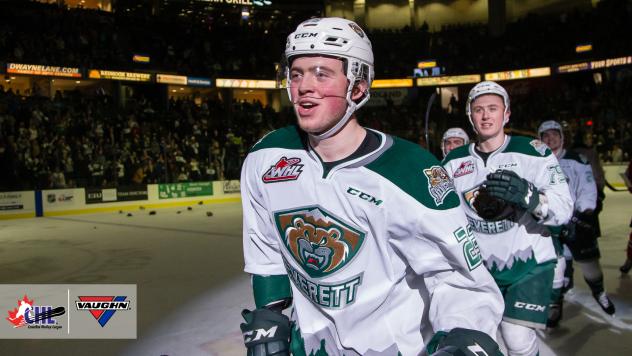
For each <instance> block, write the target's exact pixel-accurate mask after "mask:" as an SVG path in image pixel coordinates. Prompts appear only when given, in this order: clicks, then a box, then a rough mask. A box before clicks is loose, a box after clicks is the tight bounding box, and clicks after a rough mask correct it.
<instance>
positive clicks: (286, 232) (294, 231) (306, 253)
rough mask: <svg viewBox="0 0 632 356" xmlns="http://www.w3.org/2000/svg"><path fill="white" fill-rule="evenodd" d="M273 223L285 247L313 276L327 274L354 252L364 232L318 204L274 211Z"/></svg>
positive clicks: (362, 238)
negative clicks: (274, 222) (317, 205)
mask: <svg viewBox="0 0 632 356" xmlns="http://www.w3.org/2000/svg"><path fill="white" fill-rule="evenodd" d="M274 215H275V221H276V226H277V229H278V231H279V234H280V235H281V237H282V238H283V241H284V243H285V247H286V248H287V250H288V251H289V252H290V254H291V255H292V257H293V258H294V260H295V261H296V262H297V263H298V264H299V265H300V266H301V267H302V268H303V270H304V271H305V272H306V273H307V274H308V275H309V276H310V277H313V278H320V277H325V276H328V275H330V274H332V273H334V272H336V271H338V270H340V269H341V268H342V267H344V266H345V265H347V264H348V263H349V262H350V261H351V260H352V259H353V257H354V256H355V255H356V254H357V252H358V250H359V249H360V246H362V242H363V241H364V237H365V233H364V232H362V231H360V230H359V229H357V228H354V227H352V226H351V225H350V224H347V223H345V222H343V221H342V219H340V218H337V217H336V216H334V215H333V214H331V213H329V212H327V211H326V210H324V209H322V208H321V207H308V208H302V209H297V210H290V211H282V212H277V213H275V214H274Z"/></svg>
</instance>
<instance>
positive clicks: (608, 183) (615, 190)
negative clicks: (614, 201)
mask: <svg viewBox="0 0 632 356" xmlns="http://www.w3.org/2000/svg"><path fill="white" fill-rule="evenodd" d="M604 181H605V182H606V187H608V188H609V189H610V190H612V191H613V192H627V191H628V188H623V189H618V188H615V187H614V186H613V185H612V184H610V182H608V181H607V180H605V179H604Z"/></svg>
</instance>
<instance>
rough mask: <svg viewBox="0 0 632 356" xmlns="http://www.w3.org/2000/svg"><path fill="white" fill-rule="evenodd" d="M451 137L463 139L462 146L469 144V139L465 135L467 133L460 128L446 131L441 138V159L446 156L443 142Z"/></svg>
mask: <svg viewBox="0 0 632 356" xmlns="http://www.w3.org/2000/svg"><path fill="white" fill-rule="evenodd" d="M452 137H457V138H461V139H463V144H464V145H467V144H468V143H470V137H469V136H468V135H467V133H466V132H465V130H463V129H462V128H460V127H451V128H449V129H447V130H446V131H445V132H444V133H443V138H441V152H443V157H445V156H446V155H447V153H446V151H445V141H446V140H447V139H449V138H452Z"/></svg>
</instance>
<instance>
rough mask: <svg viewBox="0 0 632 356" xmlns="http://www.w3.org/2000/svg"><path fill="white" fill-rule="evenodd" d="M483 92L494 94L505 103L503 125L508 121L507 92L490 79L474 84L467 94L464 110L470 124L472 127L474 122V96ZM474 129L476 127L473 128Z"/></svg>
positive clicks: (476, 96) (483, 93)
mask: <svg viewBox="0 0 632 356" xmlns="http://www.w3.org/2000/svg"><path fill="white" fill-rule="evenodd" d="M485 94H495V95H498V96H500V97H502V98H503V103H504V104H505V111H504V115H505V118H504V119H503V125H505V124H507V122H508V121H509V117H507V112H508V111H509V94H507V91H506V90H505V88H503V87H502V86H501V85H500V84H498V83H496V82H492V81H484V82H480V83H478V84H476V85H475V86H474V88H472V90H470V93H469V94H468V95H467V103H466V104H465V111H466V113H467V117H468V118H469V119H470V124H472V127H474V123H473V122H472V103H473V102H474V100H476V98H478V97H479V96H481V95H485ZM474 130H476V128H474Z"/></svg>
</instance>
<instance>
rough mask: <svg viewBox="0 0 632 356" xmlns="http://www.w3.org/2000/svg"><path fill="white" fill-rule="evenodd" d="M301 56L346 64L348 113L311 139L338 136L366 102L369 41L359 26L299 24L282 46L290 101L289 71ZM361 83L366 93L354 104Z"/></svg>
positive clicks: (330, 21)
mask: <svg viewBox="0 0 632 356" xmlns="http://www.w3.org/2000/svg"><path fill="white" fill-rule="evenodd" d="M303 55H324V56H332V57H336V58H339V59H342V60H344V62H345V65H344V68H345V70H346V73H345V74H346V76H347V79H348V80H349V86H348V87H347V93H346V99H347V104H348V105H347V111H346V112H345V115H344V116H343V117H342V119H340V121H339V122H338V123H337V124H336V125H334V127H332V128H331V129H329V130H328V131H326V132H324V133H321V134H319V135H312V137H314V138H316V139H325V138H328V137H331V136H333V135H334V134H335V133H336V132H338V130H340V128H342V127H343V126H344V125H345V123H346V122H347V120H349V118H350V117H351V114H353V112H354V111H356V110H357V109H359V108H360V107H361V106H362V105H364V104H365V103H366V102H367V101H368V100H369V97H370V94H369V88H370V87H371V83H372V82H373V78H374V77H375V73H374V68H373V49H372V47H371V41H370V40H369V38H368V37H367V35H366V34H365V33H364V31H363V30H362V28H360V26H358V25H357V24H356V23H355V22H353V21H350V20H347V19H343V18H339V17H325V18H313V19H309V20H307V21H304V22H302V23H301V24H300V25H298V27H297V28H296V30H295V31H294V32H292V33H291V34H290V35H289V36H288V37H287V43H286V45H285V61H286V68H285V78H286V81H287V83H288V84H287V91H288V96H289V98H290V100H292V94H291V91H290V85H289V83H290V71H289V68H290V65H291V63H292V59H293V58H295V57H298V56H303ZM362 80H364V81H366V83H367V89H366V91H365V93H364V96H363V97H362V98H361V99H360V101H358V102H355V101H353V100H351V95H352V90H353V87H354V86H355V85H356V84H357V83H358V82H360V81H362Z"/></svg>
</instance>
